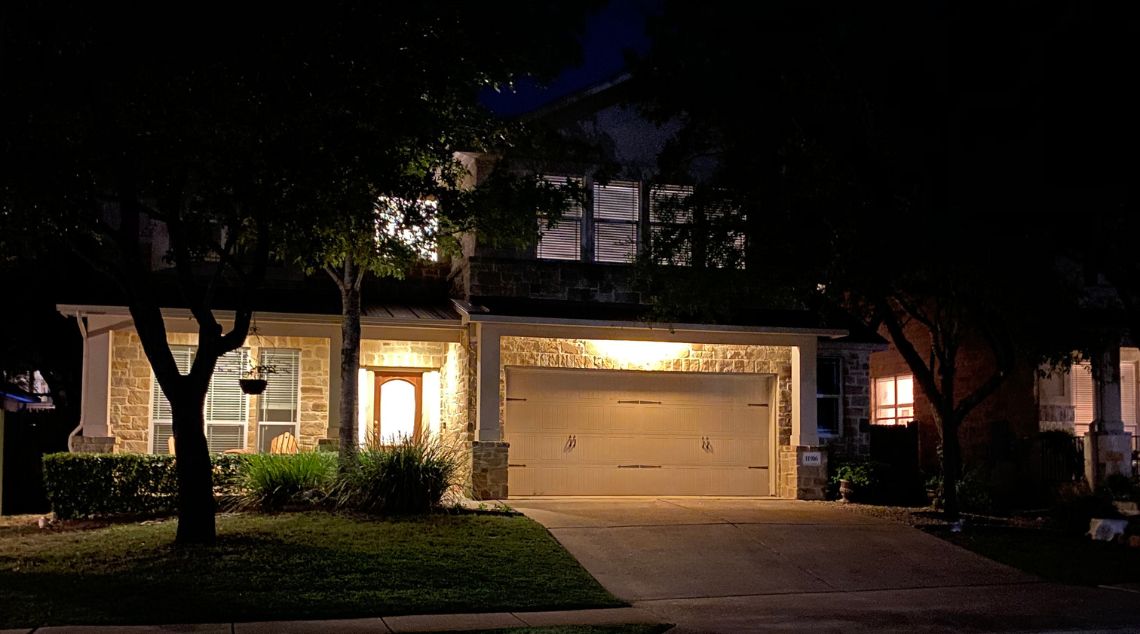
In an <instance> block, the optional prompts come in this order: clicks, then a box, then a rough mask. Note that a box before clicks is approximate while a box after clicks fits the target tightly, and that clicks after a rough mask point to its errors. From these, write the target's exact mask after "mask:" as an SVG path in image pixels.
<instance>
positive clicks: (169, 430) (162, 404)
mask: <svg viewBox="0 0 1140 634" xmlns="http://www.w3.org/2000/svg"><path fill="white" fill-rule="evenodd" d="M194 350H195V348H194V346H170V353H171V355H173V356H174V365H175V366H176V367H177V368H178V372H179V373H181V374H186V373H188V372H190V365H191V364H192V363H193V362H194ZM150 384H151V400H150V420H151V423H152V424H153V425H154V433H153V434H152V435H151V446H150V450H151V451H152V452H153V453H162V454H164V453H169V451H168V445H167V443H168V442H169V439H170V437H171V436H173V435H174V426H173V425H172V421H173V420H174V411H173V410H172V409H171V407H170V401H168V400H166V395H165V394H163V393H162V386H160V385H159V384H158V379H156V378H155V376H154V372H151V374H150Z"/></svg>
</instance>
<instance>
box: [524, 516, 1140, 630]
mask: <svg viewBox="0 0 1140 634" xmlns="http://www.w3.org/2000/svg"><path fill="white" fill-rule="evenodd" d="M510 505H511V506H512V507H514V508H515V509H517V510H519V511H521V512H523V513H525V514H526V515H527V516H529V517H531V518H532V519H534V520H536V521H538V522H541V523H542V524H543V525H545V526H546V527H547V528H548V529H549V530H550V532H551V533H552V534H553V535H554V536H555V537H556V538H557V539H558V541H560V542H561V543H562V544H563V545H564V546H565V547H566V548H567V549H568V550H569V551H570V552H571V553H573V555H574V556H575V557H577V558H578V561H580V562H581V563H582V565H583V566H585V567H586V569H587V570H589V571H590V573H591V574H593V575H594V577H595V578H597V579H598V581H599V582H601V583H602V585H604V586H605V587H606V588H607V589H609V590H610V591H611V592H613V593H614V594H615V595H617V596H618V597H621V598H622V599H625V600H627V601H630V602H631V603H633V604H634V605H635V606H637V607H640V608H643V609H645V610H648V611H650V612H652V613H654V614H656V615H658V616H659V617H660V618H662V619H663V620H667V621H669V622H672V623H677V624H678V630H677V631H687V632H698V631H700V632H742V631H784V630H788V631H790V630H796V631H803V630H805V629H806V630H816V631H836V632H851V631H915V630H921V631H997V630H1005V631H1019V630H1020V631H1048V630H1066V629H1067V630H1072V629H1086V628H1092V629H1105V628H1109V629H1112V628H1125V629H1129V628H1137V629H1140V594H1135V593H1128V592H1122V591H1118V590H1103V589H1095V588H1076V587H1069V586H1060V585H1056V584H1047V583H1044V582H1041V581H1040V580H1038V579H1036V578H1034V577H1031V576H1029V575H1026V574H1024V573H1022V572H1019V571H1017V570H1014V569H1012V568H1008V567H1006V566H1003V565H1000V564H997V563H994V562H992V561H990V560H988V559H985V558H983V557H981V556H978V555H975V554H973V553H971V552H969V551H966V550H963V549H961V548H958V547H957V546H953V545H951V544H949V543H947V542H944V541H942V540H940V539H938V538H936V537H932V536H930V535H927V534H925V533H922V532H921V531H918V530H915V529H912V528H909V527H906V526H902V525H900V524H896V523H894V522H888V521H885V520H880V519H876V518H872V517H868V516H865V515H861V514H858V513H856V512H854V511H851V510H848V509H843V508H841V507H838V506H837V505H833V504H821V503H811V502H793V501H783V500H770V499H740V498H721V499H714V498H561V499H558V498H535V499H529V500H512V501H511V503H510Z"/></svg>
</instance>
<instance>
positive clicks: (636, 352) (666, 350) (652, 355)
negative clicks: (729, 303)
mask: <svg viewBox="0 0 1140 634" xmlns="http://www.w3.org/2000/svg"><path fill="white" fill-rule="evenodd" d="M590 345H591V346H593V348H594V352H595V353H597V354H600V355H603V356H606V357H609V358H611V359H613V360H614V361H620V362H622V363H628V364H632V365H639V366H647V365H652V364H654V363H658V362H660V361H665V360H668V359H676V358H678V357H680V356H681V353H683V352H684V351H686V350H688V349H689V344H687V343H673V342H669V341H626V340H609V339H595V340H592V341H590Z"/></svg>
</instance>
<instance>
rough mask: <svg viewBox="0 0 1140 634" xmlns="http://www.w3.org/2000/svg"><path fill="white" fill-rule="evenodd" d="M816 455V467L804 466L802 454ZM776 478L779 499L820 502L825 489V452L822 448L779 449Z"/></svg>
mask: <svg viewBox="0 0 1140 634" xmlns="http://www.w3.org/2000/svg"><path fill="white" fill-rule="evenodd" d="M805 453H811V454H815V455H818V456H819V458H820V460H819V464H818V465H805V464H804V454H805ZM777 460H778V461H779V463H780V464H779V472H778V473H777V476H776V481H777V483H778V486H777V487H776V488H777V493H778V495H779V496H780V497H782V498H786V499H794V500H822V499H823V498H824V492H825V490H826V489H827V451H826V450H825V448H824V447H804V446H800V447H780V453H779V456H778V458H777Z"/></svg>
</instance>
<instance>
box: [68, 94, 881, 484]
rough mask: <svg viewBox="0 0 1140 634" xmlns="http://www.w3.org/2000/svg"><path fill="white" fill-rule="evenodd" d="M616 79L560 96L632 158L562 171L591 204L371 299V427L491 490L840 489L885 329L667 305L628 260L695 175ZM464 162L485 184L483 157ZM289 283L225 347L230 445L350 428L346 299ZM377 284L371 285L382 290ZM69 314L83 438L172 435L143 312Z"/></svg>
mask: <svg viewBox="0 0 1140 634" xmlns="http://www.w3.org/2000/svg"><path fill="white" fill-rule="evenodd" d="M618 95H619V92H617V91H615V90H613V89H612V88H608V89H605V90H596V91H588V92H587V93H585V94H584V95H583V96H581V97H580V98H577V99H571V100H568V101H566V102H564V103H562V104H559V105H558V106H556V107H555V108H552V109H550V110H549V111H548V112H547V113H544V116H550V117H553V118H560V119H559V121H560V123H561V124H563V125H564V126H570V127H573V126H578V129H579V130H580V131H581V132H583V133H585V134H587V135H588V136H589V137H591V139H592V140H594V141H601V142H602V145H603V146H606V147H608V148H610V150H611V151H612V155H611V157H610V158H611V159H613V161H614V162H615V163H616V164H618V165H621V166H623V167H622V168H621V172H620V173H619V174H617V175H616V176H615V178H613V179H612V180H609V181H608V182H607V183H606V184H602V183H600V182H594V180H593V176H592V168H591V166H589V165H577V166H576V165H565V164H564V165H561V166H559V169H558V170H557V171H553V170H552V171H550V177H551V178H553V179H558V178H574V179H581V181H582V182H583V184H584V185H585V187H586V189H587V191H588V192H590V196H589V201H588V202H587V204H585V205H584V206H583V207H582V208H580V209H577V210H575V211H573V212H571V213H570V214H569V215H568V217H567V218H566V219H564V221H563V222H561V223H559V224H558V225H557V226H556V227H555V228H553V229H551V230H547V231H545V232H543V234H542V236H541V238H539V239H538V240H537V243H536V244H535V246H534V248H533V249H530V250H525V251H522V252H512V253H503V252H492V251H489V250H487V249H485V248H483V247H482V246H480V245H478V244H474V242H473V241H468V242H467V244H466V247H465V252H464V254H463V255H462V256H460V257H457V258H456V259H455V260H454V261H453V262H450V263H443V264H440V265H439V267H438V268H437V269H432V270H436V271H437V272H438V271H439V270H443V269H445V268H447V267H450V269H449V270H450V272H451V273H450V277H451V280H450V285H448V284H447V283H446V280H444V281H441V283H440V284H439V286H438V288H439V289H440V290H439V292H438V294H436V295H434V296H431V298H430V299H428V300H419V301H410V300H409V301H406V302H404V303H400V304H393V303H389V304H384V305H376V304H373V305H368V306H366V309H365V315H364V317H363V319H362V330H363V342H362V351H361V361H360V364H361V367H360V371H359V378H358V380H359V381H360V388H361V389H360V420H359V421H358V422H359V426H360V434H361V440H362V441H363V440H365V438H366V436H382V437H388V436H390V435H392V434H396V433H418V432H431V433H438V434H440V435H441V436H442V437H443V438H444V439H447V440H449V441H451V442H454V443H455V444H456V445H457V446H460V447H462V448H463V451H464V452H465V453H466V454H467V455H468V456H469V461H468V463H467V466H468V468H469V472H468V476H469V485H470V491H471V494H472V495H473V496H474V497H475V498H479V499H495V498H505V497H507V496H508V495H511V496H519V495H757V496H765V495H772V496H779V497H784V498H819V497H822V495H823V491H824V488H825V486H826V475H827V455H828V449H829V445H830V448H831V449H830V450H831V452H833V453H835V454H837V455H840V456H843V457H860V456H865V455H867V452H868V441H867V437H868V429H867V427H868V423H869V415H870V396H869V393H868V389H869V387H868V386H869V384H870V383H869V368H870V355H871V354H872V352H873V351H874V350H878V349H881V348H882V347H883V346H882V342H881V340H880V339H878V338H877V337H874V336H871V337H862V338H861V339H855V338H853V337H852V336H850V333H849V332H848V331H847V330H846V329H844V328H836V327H833V326H830V325H828V324H826V323H824V322H823V321H822V320H821V319H819V317H818V316H816V315H813V314H810V313H806V312H797V311H780V312H771V311H769V312H764V311H756V312H755V313H754V314H749V315H747V316H746V317H743V318H741V319H740V320H738V321H736V322H734V323H727V324H725V323H721V324H708V323H668V324H664V323H651V322H650V321H647V320H646V318H647V316H648V315H649V311H648V307H647V306H646V305H645V303H644V298H643V297H642V296H641V295H640V291H639V288H638V287H637V285H636V284H635V283H634V279H633V270H632V267H631V266H630V264H629V263H630V261H631V260H632V258H633V256H634V255H635V254H636V253H637V250H638V249H639V248H641V245H643V244H644V241H645V240H650V239H652V234H653V231H652V229H653V223H654V202H653V201H654V199H655V196H656V195H657V193H658V192H660V191H677V190H678V188H674V189H672V190H669V186H662V185H654V184H651V182H650V179H651V178H652V177H653V175H654V169H655V165H656V153H657V152H658V151H659V150H660V147H661V143H662V141H663V140H664V135H665V134H667V130H659V129H657V128H655V127H654V126H652V125H650V124H648V123H646V122H645V121H643V120H641V119H640V118H639V117H637V116H636V113H635V112H634V111H632V110H631V109H626V108H624V107H622V106H620V105H618V103H617V102H618V101H619V99H618ZM464 158H465V160H466V161H467V164H468V165H469V169H470V171H471V173H472V178H473V179H475V180H476V181H478V179H479V178H481V177H482V176H483V175H484V174H485V170H486V167H487V166H486V164H485V163H484V162H483V157H479V156H466V157H464ZM538 224H539V223H538V221H537V220H536V234H537V233H538V232H539V229H540V227H539V226H538ZM429 268H431V267H429ZM329 290H330V291H331V286H330V288H329ZM288 295H290V297H291V298H292V299H290V300H288V301H285V302H283V303H282V304H280V305H279V306H278V307H276V308H274V309H273V310H263V311H262V312H259V313H258V314H257V316H256V320H257V325H258V333H257V334H256V335H251V336H250V337H249V338H248V339H247V341H246V345H245V347H243V348H242V349H240V350H238V351H235V352H233V353H231V354H230V355H227V357H225V358H223V359H222V360H221V361H220V362H219V364H218V370H217V372H216V373H215V376H214V379H213V381H212V384H211V388H210V393H209V396H208V398H207V403H206V434H207V438H208V442H209V445H210V448H211V449H212V450H214V451H223V450H232V449H243V450H258V451H265V450H266V448H267V447H268V445H269V442H270V441H271V440H272V438H274V437H275V436H277V435H279V434H281V433H283V432H285V431H289V432H290V433H293V434H295V435H296V436H297V437H298V438H299V441H300V445H301V447H303V448H305V449H313V448H316V447H318V446H319V445H322V444H335V442H336V440H335V439H336V438H337V431H338V430H337V427H336V421H335V414H333V415H330V412H333V411H334V410H335V406H334V405H333V403H334V402H335V397H333V395H335V394H336V393H337V392H338V390H339V381H340V374H339V367H340V330H339V320H340V317H339V314H338V311H337V310H336V307H335V306H333V307H329V306H324V307H321V308H315V307H313V306H308V307H306V306H303V305H301V304H302V303H303V299H304V297H305V296H304V295H303V294H301V293H296V292H294V293H291V294H288ZM429 295H430V294H429ZM447 295H450V298H448V297H447ZM376 296H377V295H376V294H374V293H370V292H369V291H367V290H366V292H365V299H366V301H368V299H369V298H370V297H376ZM385 297H386V300H387V301H392V299H393V297H394V296H393V295H392V294H391V293H389V294H387V295H385ZM299 298H300V301H299ZM290 302H292V304H290ZM172 305H174V304H172ZM59 310H60V311H61V312H62V313H64V314H66V315H75V316H76V317H78V318H79V319H81V320H83V321H84V323H85V333H86V339H85V346H86V354H85V357H84V358H85V360H86V364H85V370H84V377H85V381H84V390H83V409H82V411H83V417H82V433H81V435H80V436H78V437H77V438H76V444H75V447H76V449H78V450H85V451H135V452H155V453H163V452H165V451H166V448H167V441H166V438H167V437H168V436H169V434H170V410H169V406H168V404H167V403H166V401H165V399H164V398H163V396H162V394H161V392H160V391H159V390H157V389H156V387H155V382H154V379H153V375H152V373H151V371H150V368H149V366H148V364H147V361H146V359H145V356H144V355H143V352H142V348H141V346H140V344H139V339H138V337H137V335H136V334H135V332H134V330H133V328H132V325H131V320H130V317H129V315H128V312H127V310H126V308H124V307H121V306H97V305H91V304H78V303H76V304H70V305H60V306H59ZM164 314H165V315H166V322H167V330H168V332H169V333H170V334H169V340H170V342H171V344H173V346H174V351H175V357H176V359H177V360H178V361H179V363H181V364H183V366H185V365H187V364H188V363H189V360H190V358H191V356H192V354H193V346H194V344H195V342H196V335H195V334H194V331H195V327H194V326H195V324H194V322H193V321H192V320H191V319H189V313H188V311H185V310H180V309H176V308H171V309H168V310H166V311H165V312H164ZM223 317H224V315H223ZM249 360H256V361H257V362H258V363H262V364H273V365H275V366H277V369H278V372H277V374H274V375H272V376H271V377H270V379H269V389H268V390H267V391H266V392H265V394H263V395H261V396H257V397H248V396H245V395H244V394H242V393H241V391H240V390H239V388H238V384H237V379H238V377H239V374H240V371H241V369H242V368H243V367H245V366H247V365H248V363H249Z"/></svg>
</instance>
